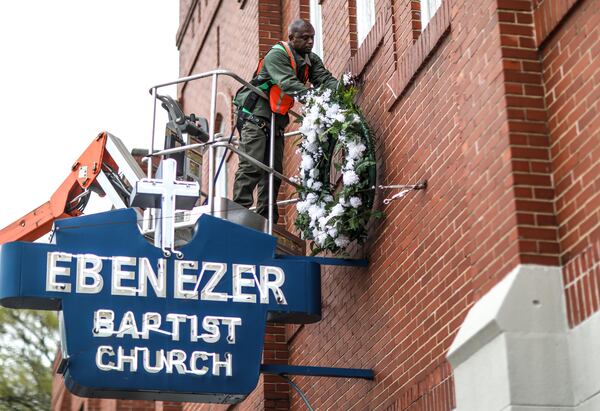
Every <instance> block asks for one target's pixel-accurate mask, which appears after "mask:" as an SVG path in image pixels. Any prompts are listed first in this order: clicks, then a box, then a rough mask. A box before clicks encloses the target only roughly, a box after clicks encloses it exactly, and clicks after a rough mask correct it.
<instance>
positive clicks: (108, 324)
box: [92, 310, 115, 337]
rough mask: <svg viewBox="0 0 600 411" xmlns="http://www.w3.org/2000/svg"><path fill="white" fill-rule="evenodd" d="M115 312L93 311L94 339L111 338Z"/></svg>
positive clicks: (113, 330)
mask: <svg viewBox="0 0 600 411" xmlns="http://www.w3.org/2000/svg"><path fill="white" fill-rule="evenodd" d="M114 320H115V312H114V311H113V310H97V311H94V329H93V330H92V332H93V334H94V337H112V335H113V334H114V333H115V323H114Z"/></svg>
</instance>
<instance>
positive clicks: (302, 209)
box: [296, 200, 310, 214]
mask: <svg viewBox="0 0 600 411" xmlns="http://www.w3.org/2000/svg"><path fill="white" fill-rule="evenodd" d="M308 207H310V203H309V202H308V201H306V200H305V201H299V202H298V203H296V210H298V212H299V213H300V214H302V213H306V212H307V211H308Z"/></svg>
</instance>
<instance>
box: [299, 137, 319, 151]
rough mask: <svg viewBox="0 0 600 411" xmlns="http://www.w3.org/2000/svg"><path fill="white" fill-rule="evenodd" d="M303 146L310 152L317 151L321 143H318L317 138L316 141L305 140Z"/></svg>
mask: <svg viewBox="0 0 600 411" xmlns="http://www.w3.org/2000/svg"><path fill="white" fill-rule="evenodd" d="M302 146H303V147H304V149H305V150H306V151H307V152H309V153H312V154H314V153H316V152H317V151H318V150H319V144H318V143H317V141H316V139H315V141H307V140H305V141H304V142H303V143H302Z"/></svg>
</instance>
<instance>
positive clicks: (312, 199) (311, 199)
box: [306, 193, 319, 204]
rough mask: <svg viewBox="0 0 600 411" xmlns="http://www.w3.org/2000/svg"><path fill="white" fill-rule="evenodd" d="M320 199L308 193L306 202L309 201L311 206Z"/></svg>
mask: <svg viewBox="0 0 600 411" xmlns="http://www.w3.org/2000/svg"><path fill="white" fill-rule="evenodd" d="M318 199H319V196H318V195H316V194H315V193H308V194H307V195H306V201H308V203H309V204H314V203H316V202H317V200H318Z"/></svg>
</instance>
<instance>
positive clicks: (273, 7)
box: [258, 0, 283, 57]
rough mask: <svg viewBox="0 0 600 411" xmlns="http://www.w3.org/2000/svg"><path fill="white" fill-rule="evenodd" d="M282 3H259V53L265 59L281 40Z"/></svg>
mask: <svg viewBox="0 0 600 411" xmlns="http://www.w3.org/2000/svg"><path fill="white" fill-rule="evenodd" d="M281 12H282V10H281V1H280V0H259V1H258V53H259V55H260V57H263V56H264V55H265V54H267V52H268V51H269V50H270V49H271V47H273V45H274V44H275V43H277V42H278V41H279V40H283V37H282V32H281Z"/></svg>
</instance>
